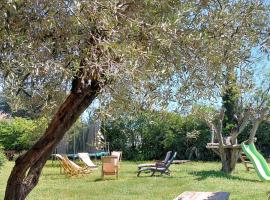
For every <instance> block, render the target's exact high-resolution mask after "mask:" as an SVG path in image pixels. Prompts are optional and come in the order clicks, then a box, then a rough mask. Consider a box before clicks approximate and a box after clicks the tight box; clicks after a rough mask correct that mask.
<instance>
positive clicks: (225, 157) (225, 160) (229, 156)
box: [220, 147, 240, 174]
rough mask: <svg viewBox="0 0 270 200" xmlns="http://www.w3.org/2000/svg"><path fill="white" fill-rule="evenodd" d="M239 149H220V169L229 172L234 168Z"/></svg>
mask: <svg viewBox="0 0 270 200" xmlns="http://www.w3.org/2000/svg"><path fill="white" fill-rule="evenodd" d="M239 152H240V149H234V148H222V147H221V149H220V158H221V163H222V168H221V171H223V172H225V173H228V174H231V173H232V172H233V171H234V170H235V166H236V163H237V160H238V158H239Z"/></svg>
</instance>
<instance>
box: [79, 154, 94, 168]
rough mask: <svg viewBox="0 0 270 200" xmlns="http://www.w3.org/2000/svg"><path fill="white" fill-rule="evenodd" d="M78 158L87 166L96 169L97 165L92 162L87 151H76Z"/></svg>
mask: <svg viewBox="0 0 270 200" xmlns="http://www.w3.org/2000/svg"><path fill="white" fill-rule="evenodd" d="M78 156H79V158H80V160H81V161H82V162H83V163H84V164H85V165H86V166H87V167H89V168H91V169H97V166H96V165H95V164H94V163H93V162H92V160H91V159H90V157H89V155H88V153H78Z"/></svg>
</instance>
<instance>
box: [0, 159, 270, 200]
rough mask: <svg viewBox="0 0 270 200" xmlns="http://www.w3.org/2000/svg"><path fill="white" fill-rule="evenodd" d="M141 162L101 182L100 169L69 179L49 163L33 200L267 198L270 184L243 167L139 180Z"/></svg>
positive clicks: (2, 175)
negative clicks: (198, 194) (210, 194)
mask: <svg viewBox="0 0 270 200" xmlns="http://www.w3.org/2000/svg"><path fill="white" fill-rule="evenodd" d="M12 166H13V163H12V162H8V163H7V164H6V165H5V166H4V168H3V169H2V170H1V171H0V199H3V197H4V190H5V185H6V181H7V178H8V175H9V172H10V170H11V168H12ZM136 166H137V163H135V162H122V163H121V167H120V176H119V179H118V180H115V179H114V177H109V178H107V179H106V180H104V181H102V180H100V167H99V169H98V170H97V171H94V172H93V173H92V174H90V175H88V176H85V177H77V178H67V177H65V176H64V175H61V174H59V167H58V166H56V165H55V166H52V164H51V161H48V163H47V165H46V167H45V169H44V170H43V173H42V176H41V179H40V182H39V184H38V186H37V187H36V188H35V189H34V190H33V191H32V193H31V194H30V196H29V198H28V199H29V200H39V199H41V200H43V199H47V200H59V199H60V200H69V199H78V200H84V199H91V200H103V199H110V200H124V199H125V200H146V199H149V200H150V199H151V200H157V199H160V200H165V199H170V200H172V199H173V198H174V197H176V196H177V195H179V194H180V193H182V192H184V191H227V192H230V194H231V195H230V199H239V200H240V199H252V200H254V199H258V200H262V199H267V192H268V191H270V187H269V186H270V182H261V181H260V180H259V179H258V177H257V176H256V174H255V172H254V171H251V172H246V171H245V170H244V167H243V166H242V165H241V164H239V165H238V166H237V171H236V172H235V173H234V174H233V175H232V176H228V175H224V174H222V173H220V172H219V168H220V164H219V163H217V162H216V163H215V162H207V163H204V162H190V163H186V164H182V165H172V166H171V170H172V174H171V176H170V177H168V176H159V177H139V178H138V177H136V169H137V167H136Z"/></svg>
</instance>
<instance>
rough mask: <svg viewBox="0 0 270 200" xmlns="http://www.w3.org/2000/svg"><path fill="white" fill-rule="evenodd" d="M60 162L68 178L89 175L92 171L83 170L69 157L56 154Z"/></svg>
mask: <svg viewBox="0 0 270 200" xmlns="http://www.w3.org/2000/svg"><path fill="white" fill-rule="evenodd" d="M55 156H56V157H57V159H58V160H59V162H60V166H61V167H62V168H63V169H64V173H65V174H66V175H67V176H77V175H85V174H89V173H90V172H91V171H90V170H89V169H86V168H82V167H80V166H79V165H77V164H76V163H74V162H72V161H71V160H69V159H68V157H67V156H64V155H60V154H56V155H55Z"/></svg>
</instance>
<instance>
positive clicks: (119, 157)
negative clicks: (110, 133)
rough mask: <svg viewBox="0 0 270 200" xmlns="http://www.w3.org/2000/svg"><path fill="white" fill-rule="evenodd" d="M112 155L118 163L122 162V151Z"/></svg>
mask: <svg viewBox="0 0 270 200" xmlns="http://www.w3.org/2000/svg"><path fill="white" fill-rule="evenodd" d="M111 155H112V156H116V157H117V159H118V161H119V162H121V160H122V151H112V153H111Z"/></svg>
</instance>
